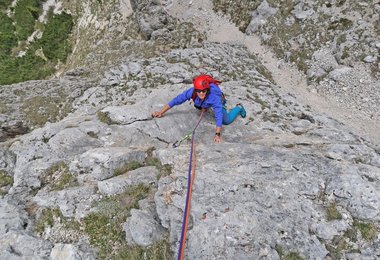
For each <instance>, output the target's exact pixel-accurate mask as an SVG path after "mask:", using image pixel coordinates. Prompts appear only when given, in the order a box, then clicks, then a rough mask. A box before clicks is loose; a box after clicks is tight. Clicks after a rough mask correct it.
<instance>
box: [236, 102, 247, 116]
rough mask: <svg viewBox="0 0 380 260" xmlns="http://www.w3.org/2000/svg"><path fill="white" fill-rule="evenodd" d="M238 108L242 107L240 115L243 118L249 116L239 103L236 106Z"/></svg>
mask: <svg viewBox="0 0 380 260" xmlns="http://www.w3.org/2000/svg"><path fill="white" fill-rule="evenodd" d="M236 105H237V106H238V107H240V112H239V113H240V115H241V117H242V118H244V117H245V116H246V115H247V112H246V111H245V109H244V107H243V105H242V104H240V103H238V104H236Z"/></svg>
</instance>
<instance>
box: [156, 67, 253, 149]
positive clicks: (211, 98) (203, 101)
mask: <svg viewBox="0 0 380 260" xmlns="http://www.w3.org/2000/svg"><path fill="white" fill-rule="evenodd" d="M220 83H221V81H218V80H215V79H213V78H212V77H211V76H209V75H200V76H198V77H196V78H195V79H194V80H193V87H191V88H189V89H187V90H185V91H184V92H182V93H181V94H179V95H178V96H176V97H175V98H173V99H172V100H171V101H170V102H169V103H168V104H167V105H165V106H164V107H163V108H162V109H161V111H155V112H153V113H152V116H153V117H158V118H159V117H162V116H163V115H164V114H165V113H166V112H167V111H168V110H169V109H170V108H172V107H174V106H176V105H180V104H182V103H184V102H185V101H187V100H190V99H193V101H194V106H195V108H197V109H202V110H203V111H206V110H207V109H208V108H210V107H212V108H213V110H214V114H215V122H216V129H215V137H214V142H216V143H220V142H221V131H222V124H224V125H228V124H231V123H232V122H233V121H234V120H235V119H236V117H237V116H238V115H239V114H240V115H241V117H243V118H244V117H245V116H246V111H245V109H244V107H243V105H242V104H240V103H238V104H236V106H235V107H234V108H233V109H231V110H229V111H227V109H226V108H225V105H226V99H225V97H224V95H223V93H222V91H221V90H220V88H219V84H220Z"/></svg>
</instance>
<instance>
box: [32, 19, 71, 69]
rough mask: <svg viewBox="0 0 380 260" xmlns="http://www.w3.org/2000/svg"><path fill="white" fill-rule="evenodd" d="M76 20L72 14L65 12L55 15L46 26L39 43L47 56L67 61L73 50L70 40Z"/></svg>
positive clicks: (49, 58) (55, 59)
mask: <svg viewBox="0 0 380 260" xmlns="http://www.w3.org/2000/svg"><path fill="white" fill-rule="evenodd" d="M73 25H74V22H73V19H72V17H71V15H70V14H67V13H65V12H63V13H62V14H60V15H56V16H53V18H52V19H50V20H49V21H48V23H47V24H46V26H45V31H44V33H43V35H42V38H41V39H40V40H39V41H38V44H39V45H40V46H41V47H42V50H43V52H44V55H45V57H46V58H47V59H48V60H52V61H62V62H64V61H66V57H67V55H68V54H69V53H70V52H71V46H70V44H69V41H68V37H69V34H70V32H71V30H72V28H73Z"/></svg>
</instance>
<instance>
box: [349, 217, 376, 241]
mask: <svg viewBox="0 0 380 260" xmlns="http://www.w3.org/2000/svg"><path fill="white" fill-rule="evenodd" d="M353 226H354V228H355V229H356V230H357V231H359V232H360V234H361V236H362V238H363V239H364V240H366V241H372V240H373V239H374V238H375V237H376V236H377V234H379V231H378V230H377V228H376V226H375V225H374V224H372V223H365V222H361V221H358V220H355V221H354V224H353Z"/></svg>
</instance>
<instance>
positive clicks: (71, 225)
mask: <svg viewBox="0 0 380 260" xmlns="http://www.w3.org/2000/svg"><path fill="white" fill-rule="evenodd" d="M61 167H62V165H60V166H58V165H57V166H55V167H52V168H51V171H54V170H57V169H60V168H61ZM153 192H154V191H153V190H151V189H150V187H147V186H144V185H142V184H140V185H137V186H134V187H131V188H130V189H128V190H127V191H125V192H124V193H122V194H118V195H114V196H107V197H104V198H103V199H101V200H100V201H96V202H94V203H93V205H92V207H93V208H94V209H95V211H93V212H92V213H90V214H88V215H87V216H86V217H85V218H83V219H82V220H81V221H80V222H77V221H75V220H73V219H70V218H66V217H64V216H63V214H62V212H61V211H60V210H59V209H58V208H46V209H43V210H42V212H41V214H40V215H39V216H38V218H37V219H36V221H35V227H34V229H35V231H36V233H37V234H39V235H42V234H43V233H44V231H45V229H46V228H47V227H54V226H55V225H62V226H63V227H64V229H65V230H70V231H71V232H70V234H71V235H70V237H68V238H66V239H69V240H70V241H72V242H75V240H79V239H80V238H81V237H83V236H88V237H89V240H90V243H91V245H93V246H94V247H97V248H98V252H97V254H98V255H97V258H98V259H130V260H135V259H162V260H164V259H172V253H171V251H170V244H169V241H168V238H165V239H163V240H162V241H158V242H157V243H155V244H154V245H152V246H149V247H146V248H143V247H139V246H129V245H127V242H126V239H125V233H124V230H123V228H122V224H123V223H124V222H125V221H126V219H127V217H129V216H130V210H131V209H132V208H138V201H139V200H141V199H144V198H146V197H151V196H153Z"/></svg>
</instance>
